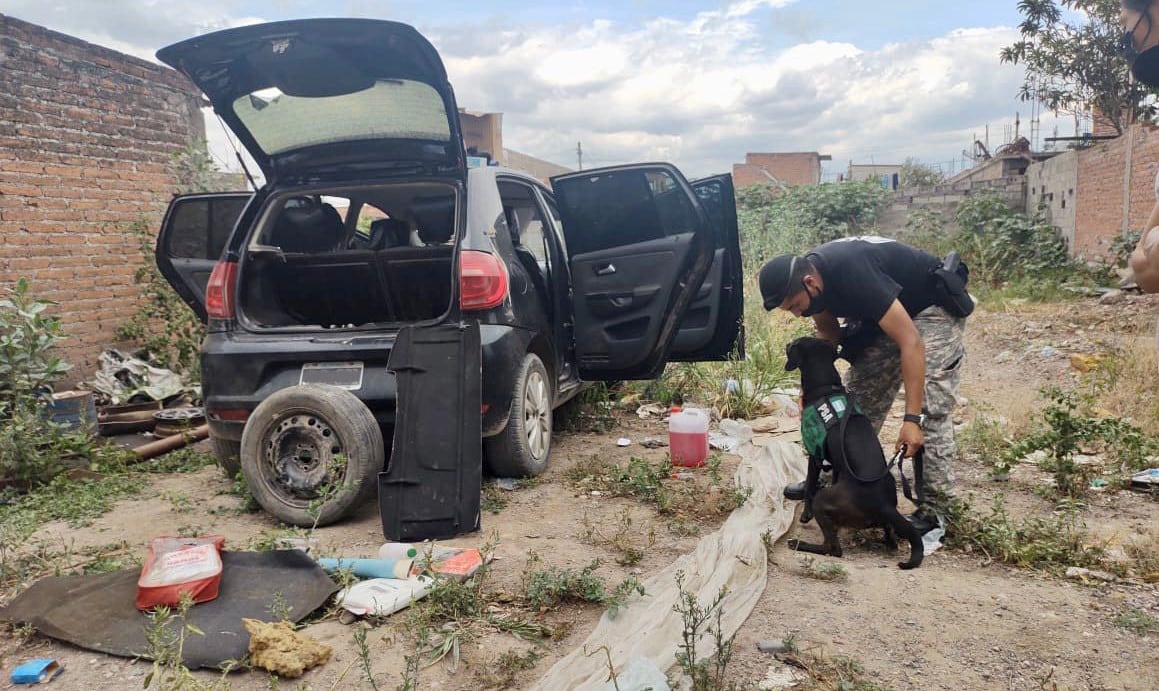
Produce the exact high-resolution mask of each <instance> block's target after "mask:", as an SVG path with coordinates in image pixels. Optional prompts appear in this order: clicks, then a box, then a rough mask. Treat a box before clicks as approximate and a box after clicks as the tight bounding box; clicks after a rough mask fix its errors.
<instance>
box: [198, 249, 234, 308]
mask: <svg viewBox="0 0 1159 691" xmlns="http://www.w3.org/2000/svg"><path fill="white" fill-rule="evenodd" d="M236 283H237V262H218V263H217V264H216V265H214V267H213V273H211V274H209V283H208V284H206V286H205V312H206V314H208V315H209V318H210V319H233V297H234V296H233V287H234V285H235V284H236Z"/></svg>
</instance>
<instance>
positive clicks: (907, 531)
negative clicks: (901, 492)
mask: <svg viewBox="0 0 1159 691" xmlns="http://www.w3.org/2000/svg"><path fill="white" fill-rule="evenodd" d="M887 513H888V515H887V516H886V520H887V521H889V525H890V526H891V527H892V528H893V531H894V532H895V533H897V534H898V536H900V537H903V538H905V541H906V542H908V543H909V561H903V562H898V566H899V567H900V568H903V569H916V568H917V567H919V566H921V565H922V559H923V558H924V557H925V554H926V549H925V545H924V544H923V543H922V536H921V533H919V532H918V529H917V528H915V527H914V526H913V524H912V523H910V522H909V521H907V520H906V518H905V516H903V515H901V513H899V512H898V510H897V509H892V510H890V511H888V512H887Z"/></svg>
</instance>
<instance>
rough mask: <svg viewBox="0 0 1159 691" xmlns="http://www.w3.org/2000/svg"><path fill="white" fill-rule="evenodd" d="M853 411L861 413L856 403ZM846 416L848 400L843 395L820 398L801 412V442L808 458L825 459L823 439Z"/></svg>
mask: <svg viewBox="0 0 1159 691" xmlns="http://www.w3.org/2000/svg"><path fill="white" fill-rule="evenodd" d="M853 410H854V412H857V413H860V412H861V408H860V407H859V406H858V405H857V402H856V401H854V403H853ZM848 414H849V398H848V397H846V395H845V394H843V393H839V394H834V395H832V396H828V397H826V398H822V399H820V400H819V401H817V402H816V403H814V404H812V405H809V406H806V407H805V409H804V410H802V411H801V441H803V442H804V443H805V451H807V452H808V453H809V456H811V457H813V458H824V457H825V437H826V436H828V435H829V430H831V429H833V428H834V427H836V426H837V425H839V424H841V418H843V417H845V416H846V415H848Z"/></svg>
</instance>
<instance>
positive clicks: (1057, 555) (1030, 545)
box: [946, 494, 1110, 572]
mask: <svg viewBox="0 0 1159 691" xmlns="http://www.w3.org/2000/svg"><path fill="white" fill-rule="evenodd" d="M947 519H948V523H949V526H948V527H947V529H946V544H947V546H949V547H951V548H958V549H962V548H967V547H968V548H969V549H977V550H979V551H981V552H982V553H983V554H985V555H986V556H987V557H988V558H990V559H992V560H993V561H997V562H1000V563H1005V564H1011V565H1014V566H1022V567H1031V568H1036V569H1043V570H1047V571H1054V572H1057V571H1061V570H1063V569H1065V568H1066V567H1068V566H1082V567H1087V568H1110V567H1109V566H1108V564H1107V563H1106V560H1105V553H1104V550H1103V549H1102V548H1101V547H1097V546H1089V543H1090V542H1091V537H1090V535H1088V534H1087V532H1086V531H1085V530H1084V529H1083V527H1082V526H1081V525H1080V524H1079V522H1078V516H1077V513H1076V512H1075V511H1073V510H1071V511H1065V512H1059V513H1057V514H1055V515H1053V516H1050V517H1043V516H1028V517H1025V518H1018V519H1016V518H1012V517H1011V516H1010V514H1009V513H1008V512H1007V510H1006V505H1005V502H1004V498H1003V495H1001V494H999V495H998V496H996V497H994V502H993V504H992V505H991V508H990V511H989V513H987V514H985V515H980V514H977V513H974V512H973V510H972V509H971V508H970V506H969V504H967V503H966V502H963V501H958V502H955V503H954V504H952V505H951V507H950V509H949V511H948V516H947Z"/></svg>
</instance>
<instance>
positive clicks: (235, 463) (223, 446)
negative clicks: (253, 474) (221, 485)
mask: <svg viewBox="0 0 1159 691" xmlns="http://www.w3.org/2000/svg"><path fill="white" fill-rule="evenodd" d="M211 439H212V441H213V455H214V456H216V457H217V467H219V468H221V472H223V473H225V476H226V477H227V478H229V479H230V480H233V479H235V478H236V477H237V474H238V473H240V472H241V442H240V441H233V440H232V439H219V438H217V437H212V438H211Z"/></svg>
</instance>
